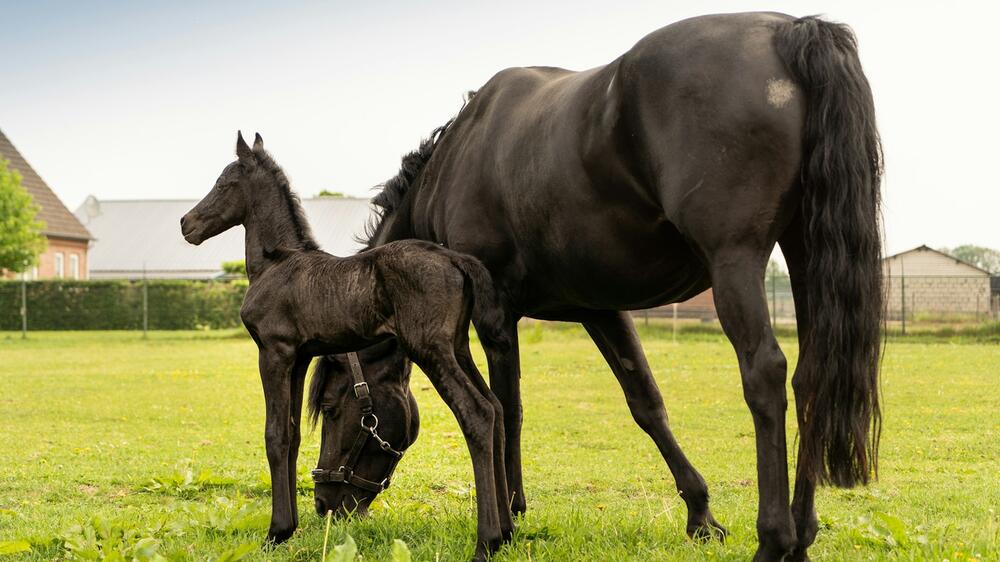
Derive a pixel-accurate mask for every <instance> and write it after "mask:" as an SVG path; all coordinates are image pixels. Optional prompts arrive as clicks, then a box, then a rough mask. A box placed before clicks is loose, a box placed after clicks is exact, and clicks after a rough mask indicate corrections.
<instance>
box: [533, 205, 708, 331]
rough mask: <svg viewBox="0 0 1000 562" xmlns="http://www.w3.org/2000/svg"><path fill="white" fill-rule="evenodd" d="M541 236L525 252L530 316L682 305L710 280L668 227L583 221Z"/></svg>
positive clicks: (690, 250) (648, 223) (691, 251)
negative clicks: (550, 312) (536, 245)
mask: <svg viewBox="0 0 1000 562" xmlns="http://www.w3.org/2000/svg"><path fill="white" fill-rule="evenodd" d="M577 218H578V219H579V218H581V217H579V216H578V217H577ZM582 218H585V217H582ZM558 222H559V221H555V222H554V223H553V226H554V227H556V225H557V224H558ZM555 230H558V231H559V232H560V234H557V235H554V231H555ZM547 234H548V235H547V236H545V237H544V238H543V239H542V240H543V243H542V244H541V245H540V247H536V248H535V251H528V252H525V254H526V255H527V257H528V259H527V260H526V261H525V265H526V276H525V279H524V285H523V289H524V290H523V293H522V298H523V305H524V309H525V310H526V312H529V313H531V312H539V313H541V312H547V311H556V310H559V309H580V308H582V309H597V310H605V309H606V310H628V309H633V310H634V309H640V308H649V307H652V306H658V305H662V304H667V303H671V302H678V301H682V300H686V299H688V298H690V297H692V296H694V295H696V294H698V293H699V292H701V291H703V290H705V289H706V288H707V287H708V286H709V285H710V283H711V282H710V278H709V274H708V271H707V269H706V268H705V266H704V264H703V263H702V261H701V259H700V258H699V257H698V256H697V254H696V253H695V252H694V251H693V250H692V249H691V247H690V246H689V245H688V243H687V241H686V240H685V239H684V238H683V237H682V236H681V235H680V233H678V232H677V230H676V229H675V228H674V227H673V226H672V225H670V224H669V223H666V222H660V223H658V224H655V223H652V222H638V223H636V222H632V223H622V222H616V223H613V224H612V223H609V222H608V221H606V220H604V221H602V220H595V221H590V222H588V221H585V220H584V221H581V222H579V223H578V224H577V227H576V228H569V227H561V228H559V227H556V228H551V229H548V233H547ZM538 250H542V251H538Z"/></svg>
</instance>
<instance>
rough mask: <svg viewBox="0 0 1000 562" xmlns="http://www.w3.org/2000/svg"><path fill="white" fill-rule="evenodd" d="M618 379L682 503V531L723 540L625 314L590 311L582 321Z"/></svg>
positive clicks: (704, 488) (701, 482) (702, 482)
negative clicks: (684, 515)
mask: <svg viewBox="0 0 1000 562" xmlns="http://www.w3.org/2000/svg"><path fill="white" fill-rule="evenodd" d="M583 326H584V327H585V328H586V329H587V333H589V334H590V337H591V338H592V339H593V340H594V343H596V344H597V347H598V348H599V349H600V350H601V353H602V354H603V355H604V358H605V360H607V362H608V365H610V366H611V370H612V371H613V372H614V374H615V377H617V378H618V383H619V384H621V387H622V391H624V392H625V401H626V402H628V407H629V409H630V410H631V411H632V418H633V419H635V422H636V423H637V424H638V425H639V427H640V428H642V430H643V431H645V432H646V433H647V434H649V436H650V437H652V438H653V442H654V443H656V447H657V448H658V449H659V450H660V454H661V455H663V459H664V460H665V461H667V467H668V468H670V472H671V473H672V474H673V475H674V482H675V483H676V484H677V491H678V492H680V495H681V499H683V500H684V503H685V504H687V508H688V522H687V533H688V535H689V536H691V537H694V538H707V537H712V536H718V537H719V538H720V539H721V538H724V537H725V534H726V530H725V528H723V527H722V525H719V523H718V522H716V520H715V518H714V517H712V512H711V511H710V510H709V508H708V486H707V485H706V484H705V480H704V479H703V478H702V477H701V474H699V473H698V471H697V470H696V469H695V468H694V466H692V465H691V463H690V462H689V461H688V459H687V457H686V456H685V455H684V452H683V451H682V450H681V447H680V445H678V444H677V440H676V439H675V438H674V434H673V433H672V432H671V431H670V426H669V425H668V424H667V410H666V408H664V406H663V397H662V396H661V395H660V389H659V388H657V386H656V380H655V379H654V378H653V373H652V372H651V371H650V368H649V364H648V363H647V362H646V355H645V354H644V353H643V351H642V345H641V343H640V342H639V336H638V335H637V334H636V333H635V326H634V325H633V323H632V318H631V316H629V313H627V312H617V311H607V312H595V313H593V315H592V316H591V317H590V318H589V319H587V320H585V321H584V322H583Z"/></svg>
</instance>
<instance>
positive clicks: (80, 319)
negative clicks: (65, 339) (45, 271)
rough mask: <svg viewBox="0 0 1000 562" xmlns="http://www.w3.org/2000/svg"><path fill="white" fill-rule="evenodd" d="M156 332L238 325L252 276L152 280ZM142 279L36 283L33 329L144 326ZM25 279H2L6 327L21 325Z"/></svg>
mask: <svg viewBox="0 0 1000 562" xmlns="http://www.w3.org/2000/svg"><path fill="white" fill-rule="evenodd" d="M147 283H148V285H147V286H146V290H147V308H148V318H149V328H150V329H151V330H193V329H217V328H234V327H237V326H239V325H240V305H241V304H242V303H243V296H244V295H245V294H246V290H247V287H248V283H247V281H246V280H235V281H225V282H218V281H174V280H169V281H168V280H157V281H148V282H147ZM142 294H143V283H142V282H141V281H118V280H114V281H65V280H64V281H30V282H28V284H27V300H28V329H29V330H141V329H142ZM20 309H21V283H20V281H3V282H0V330H18V329H20V328H21V316H20Z"/></svg>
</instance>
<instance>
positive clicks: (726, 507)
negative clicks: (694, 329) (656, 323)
mask: <svg viewBox="0 0 1000 562" xmlns="http://www.w3.org/2000/svg"><path fill="white" fill-rule="evenodd" d="M642 331H643V332H644V341H645V344H646V350H647V352H648V355H649V359H650V362H651V364H652V366H653V368H654V370H655V372H656V376H657V380H658V381H659V383H660V386H661V388H662V390H663V392H664V397H665V400H666V403H667V408H668V411H669V412H670V418H671V422H672V425H673V428H674V431H675V433H676V434H677V437H678V439H679V440H680V442H681V444H682V445H683V446H684V448H685V451H686V452H687V454H688V456H689V457H690V458H691V459H692V462H694V463H695V465H696V466H697V467H698V468H699V469H700V470H701V471H702V474H703V475H704V476H705V479H706V480H707V481H708V484H709V489H710V490H711V492H712V502H713V504H712V505H713V511H714V513H715V515H716V517H717V518H718V519H719V520H720V521H721V522H722V523H723V524H725V525H727V526H728V528H729V530H730V532H731V537H730V539H729V540H728V542H727V543H726V544H725V545H722V544H719V543H708V544H697V543H693V542H691V541H689V540H688V539H687V538H686V537H685V535H684V521H685V510H684V506H683V502H681V501H680V499H679V498H678V497H677V494H676V491H675V489H674V485H673V482H672V480H671V478H670V474H669V472H668V471H667V470H666V466H665V465H664V463H663V461H662V460H661V458H660V456H659V454H658V453H657V451H656V449H655V447H654V446H653V443H652V442H651V440H649V439H648V438H647V437H646V436H645V435H644V434H643V433H642V432H641V431H640V430H639V429H638V428H637V427H636V426H635V425H634V423H633V422H632V420H631V417H630V415H629V413H628V410H627V408H626V406H625V402H624V400H623V399H622V395H621V391H620V389H619V388H618V386H617V384H616V382H615V380H614V377H613V376H612V375H611V373H610V371H609V370H608V368H607V366H606V365H605V364H604V363H603V361H602V360H601V358H600V356H599V354H598V353H597V351H596V349H595V348H594V346H593V344H591V343H590V341H589V340H588V339H587V338H586V336H585V335H584V334H583V332H582V331H581V330H579V329H566V328H557V327H551V326H542V325H540V324H538V325H532V326H527V327H525V328H524V329H523V330H522V342H523V346H522V347H523V358H522V361H523V373H524V375H523V379H522V381H523V395H524V411H525V415H524V451H523V453H524V459H525V463H524V472H525V482H526V494H527V499H528V507H529V511H528V513H527V514H526V515H525V516H524V518H523V519H522V520H521V521H520V523H519V528H518V531H517V534H516V536H515V540H514V542H513V544H511V545H508V546H505V547H504V548H503V549H502V550H501V552H500V553H499V555H498V556H497V557H496V559H497V560H528V559H530V560H637V561H638V560H703V559H719V560H747V559H749V558H750V557H751V555H752V554H753V550H754V548H755V544H756V535H755V517H756V509H757V497H756V496H757V493H756V474H755V470H754V448H753V427H752V423H751V419H750V415H749V413H748V411H747V408H746V406H745V405H744V403H743V399H742V394H741V389H740V385H739V374H738V372H737V370H736V362H735V357H734V355H733V352H732V349H731V348H730V347H729V345H728V343H726V341H725V340H724V339H722V338H721V337H720V336H718V335H716V334H712V333H710V332H705V333H693V334H688V333H682V334H681V338H680V341H679V342H678V343H673V342H672V341H671V335H670V333H669V331H664V330H662V329H659V328H657V327H650V328H649V329H648V330H646V329H645V328H643V329H642ZM782 344H783V347H784V349H785V351H786V354H787V355H788V356H789V362H790V363H791V364H794V358H795V345H794V341H793V340H790V339H783V340H782ZM480 359H481V356H480ZM998 373H1000V346H998V345H996V344H983V343H963V344H956V343H927V342H923V341H921V342H918V343H906V342H900V341H899V340H898V339H894V340H893V342H892V343H890V344H889V346H888V348H887V350H886V358H885V362H884V377H883V389H884V403H885V410H884V412H885V431H884V434H883V440H882V443H883V446H882V458H881V468H882V473H881V479H880V481H879V482H878V483H877V484H875V485H873V486H870V487H868V488H864V489H855V490H832V489H823V490H821V491H820V492H819V494H818V497H817V506H818V511H819V514H820V518H821V527H822V529H821V531H820V535H819V537H818V539H817V542H816V544H815V545H814V547H813V549H812V550H811V554H812V555H813V559H814V560H871V559H876V560H943V559H949V560H952V561H956V560H969V559H973V558H978V559H980V560H989V559H997V552H998V551H1000V538H998V533H1000V531H998V528H1000V525H998V515H997V509H998V507H997V506H998V505H1000V484H998V475H1000V415H998V412H1000V391H998V384H1000V375H998ZM413 387H414V393H415V394H416V396H417V400H418V401H419V403H420V407H421V413H422V425H421V432H420V433H421V435H420V439H419V440H418V441H417V443H416V444H415V446H414V447H413V448H412V449H411V450H410V452H408V453H407V455H406V457H405V458H404V459H403V461H402V463H401V464H400V467H399V469H398V471H397V476H396V479H395V480H394V483H393V487H392V488H391V489H390V490H389V491H387V492H386V493H384V494H383V495H382V496H381V497H380V498H379V499H378V500H376V503H375V505H374V506H373V510H372V515H371V516H370V517H369V518H367V519H365V520H353V521H347V522H342V523H335V524H334V526H333V529H332V531H331V535H330V543H331V550H332V547H333V545H337V544H340V543H343V542H344V541H345V540H346V537H347V535H348V534H349V535H350V536H352V537H353V539H354V540H355V541H356V543H357V547H358V549H359V552H360V553H361V554H362V555H363V557H364V559H365V560H386V559H390V550H391V548H392V545H393V541H394V540H395V539H401V540H402V541H404V542H405V543H406V544H407V545H408V546H409V549H410V551H411V552H412V556H413V559H414V560H462V559H467V558H468V557H470V556H471V554H472V551H473V542H474V533H475V507H474V497H473V494H474V491H472V490H471V482H472V471H471V466H470V463H469V460H468V453H467V450H466V447H465V444H464V442H463V441H462V438H461V434H460V433H459V431H458V427H457V425H456V423H455V420H454V418H453V417H452V415H451V413H450V412H449V411H448V409H447V408H446V407H445V406H444V404H443V403H442V402H441V400H440V399H439V398H438V396H437V395H436V394H435V393H434V391H433V390H432V389H431V387H430V385H429V383H428V381H427V379H426V378H424V377H423V376H422V375H419V374H418V375H416V376H415V377H414V379H413ZM792 417H793V416H789V424H790V425H789V435H790V440H791V439H792V438H794V437H793V436H794V435H795V433H794V428H793V427H792V426H791V418H792ZM262 436H263V400H262V396H261V391H260V387H259V379H258V376H257V373H256V350H255V348H254V346H253V344H252V342H251V341H250V340H249V339H246V338H245V337H242V336H241V335H240V334H239V333H238V332H225V333H218V332H214V333H193V332H183V333H168V332H160V333H152V334H151V335H150V339H149V340H142V339H141V338H140V336H139V335H138V334H135V333H122V332H100V333H95V332H72V333H35V334H31V336H30V338H29V339H28V340H27V341H22V340H20V339H19V335H18V334H11V333H0V444H2V446H3V453H2V455H0V552H3V551H4V549H8V550H17V549H18V547H22V548H23V547H24V546H26V545H28V546H30V548H31V550H30V551H29V552H22V553H19V554H14V555H13V558H14V559H26V560H51V559H59V558H73V557H79V558H86V557H87V556H92V557H96V556H98V555H100V553H101V552H103V553H105V554H107V553H111V552H113V551H121V552H122V553H123V554H125V558H126V559H128V558H135V559H138V560H153V559H157V558H156V556H162V557H164V558H167V559H190V560H206V559H207V560H218V559H221V560H227V559H228V560H236V559H240V557H241V556H244V557H245V558H244V559H247V560H319V559H320V558H321V554H322V553H321V550H322V545H323V532H324V522H323V520H322V519H320V518H319V517H318V516H316V515H315V514H314V512H313V510H312V498H311V491H310V489H309V488H310V484H309V483H308V478H307V477H306V474H307V471H308V469H309V468H311V467H312V466H314V464H315V462H316V457H317V450H318V442H319V434H318V432H314V433H311V434H307V435H306V436H305V439H304V444H303V450H302V452H301V454H302V458H301V460H300V465H301V468H300V470H301V473H302V474H301V480H300V485H301V494H300V497H299V506H300V511H301V513H302V525H301V529H300V531H299V532H298V533H296V535H295V536H294V537H293V538H292V539H291V540H290V541H289V542H288V543H287V544H284V545H281V546H278V547H276V548H275V549H273V550H270V551H265V550H261V549H259V548H257V546H256V545H258V544H259V543H260V541H261V540H262V539H263V537H264V533H265V531H266V527H267V518H268V513H269V492H268V487H267V482H266V477H265V474H266V460H265V457H264V449H263V440H262ZM10 541H15V542H10ZM17 541H25V542H23V543H22V542H17ZM25 543H26V544H25ZM397 548H398V547H397ZM241 549H242V550H241Z"/></svg>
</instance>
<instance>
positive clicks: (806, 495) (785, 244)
mask: <svg viewBox="0 0 1000 562" xmlns="http://www.w3.org/2000/svg"><path fill="white" fill-rule="evenodd" d="M803 242H804V238H803V232H802V221H801V217H797V218H796V220H794V221H793V222H792V224H791V225H789V227H788V228H787V229H786V230H785V233H784V234H783V235H782V237H781V241H780V243H781V252H782V253H783V254H784V256H785V262H786V263H787V264H788V274H789V276H790V277H791V281H792V297H793V298H794V299H795V321H796V324H797V325H798V334H799V357H802V353H803V350H804V349H805V346H807V345H810V343H809V338H808V337H807V336H808V333H809V326H810V325H811V321H810V319H809V317H808V308H807V307H806V303H805V294H806V288H805V286H804V285H805V282H806V263H807V261H808V259H809V258H808V256H807V255H806V252H805V247H804V243H803ZM798 379H799V373H798V367H796V372H795V375H793V376H792V390H793V392H795V411H796V414H797V417H798V422H799V427H801V426H802V419H803V415H804V412H803V411H802V408H803V404H805V398H804V397H802V396H800V392H801V388H799V386H798V385H797V384H796V383H797V381H798ZM801 446H802V442H801V441H799V447H800V449H799V458H800V459H801V458H802V453H801ZM815 496H816V482H815V481H814V480H813V479H812V478H811V477H810V476H808V475H806V474H802V473H801V472H800V471H796V475H795V493H794V495H793V496H792V518H793V519H794V520H795V533H796V539H797V542H796V544H795V550H793V551H792V554H791V555H790V556H789V559H790V560H791V561H794V562H799V561H803V560H808V559H809V555H808V553H807V551H808V549H809V546H810V545H812V543H813V541H814V540H816V533H817V531H818V530H819V522H818V520H817V518H816V506H815V503H814V498H815Z"/></svg>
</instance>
